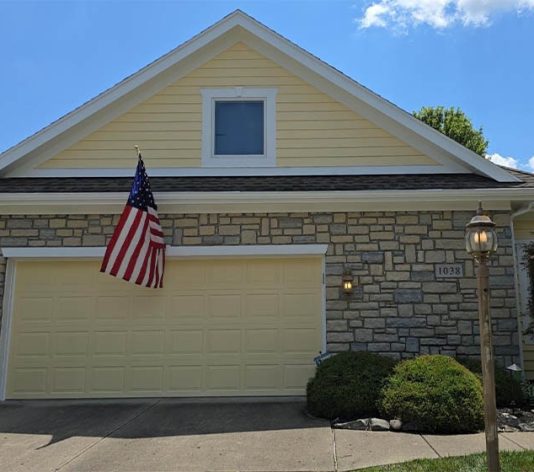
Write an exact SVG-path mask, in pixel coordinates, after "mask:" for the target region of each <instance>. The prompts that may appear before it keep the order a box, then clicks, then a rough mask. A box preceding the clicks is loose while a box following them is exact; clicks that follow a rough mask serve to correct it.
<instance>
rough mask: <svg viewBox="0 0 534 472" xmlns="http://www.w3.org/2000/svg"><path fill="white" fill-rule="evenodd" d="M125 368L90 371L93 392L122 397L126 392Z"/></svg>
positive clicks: (94, 369) (104, 368) (97, 368)
mask: <svg viewBox="0 0 534 472" xmlns="http://www.w3.org/2000/svg"><path fill="white" fill-rule="evenodd" d="M125 378H126V368H125V367H122V366H120V367H108V366H105V367H98V366H97V367H93V368H92V369H91V370H90V379H91V385H92V390H93V391H94V392H95V393H102V394H110V395H111V394H112V395H113V396H121V394H122V392H124V390H125Z"/></svg>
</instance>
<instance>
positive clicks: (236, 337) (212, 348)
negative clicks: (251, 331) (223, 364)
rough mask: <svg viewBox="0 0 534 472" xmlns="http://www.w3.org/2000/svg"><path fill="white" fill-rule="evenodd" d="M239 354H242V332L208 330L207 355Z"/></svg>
mask: <svg viewBox="0 0 534 472" xmlns="http://www.w3.org/2000/svg"><path fill="white" fill-rule="evenodd" d="M239 352H241V330H239V329H224V330H222V329H221V330H217V331H215V330H208V333H207V337H206V353H208V354H226V353H239Z"/></svg>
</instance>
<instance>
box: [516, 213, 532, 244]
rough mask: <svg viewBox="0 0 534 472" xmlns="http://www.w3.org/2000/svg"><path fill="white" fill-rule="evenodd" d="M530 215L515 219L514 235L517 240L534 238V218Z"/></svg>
mask: <svg viewBox="0 0 534 472" xmlns="http://www.w3.org/2000/svg"><path fill="white" fill-rule="evenodd" d="M529 218H532V216H530V215H525V217H524V218H523V219H521V218H518V219H516V220H514V235H515V238H516V239H517V240H523V239H534V220H532V219H529Z"/></svg>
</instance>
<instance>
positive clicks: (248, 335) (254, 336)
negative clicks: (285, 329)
mask: <svg viewBox="0 0 534 472" xmlns="http://www.w3.org/2000/svg"><path fill="white" fill-rule="evenodd" d="M278 348H279V335H278V329H273V328H270V327H269V328H263V329H261V328H260V329H247V330H245V332H244V349H245V351H246V352H247V353H266V352H267V353H271V352H277V351H278Z"/></svg>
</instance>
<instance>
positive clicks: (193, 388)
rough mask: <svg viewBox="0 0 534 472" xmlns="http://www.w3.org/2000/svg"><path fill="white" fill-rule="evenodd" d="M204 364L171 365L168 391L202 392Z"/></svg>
mask: <svg viewBox="0 0 534 472" xmlns="http://www.w3.org/2000/svg"><path fill="white" fill-rule="evenodd" d="M203 375H204V367H203V365H178V366H177V365H171V366H169V368H168V385H167V388H168V391H169V392H173V393H184V394H189V395H190V394H191V393H192V392H200V391H201V390H202V389H203V387H204V385H203Z"/></svg>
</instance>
